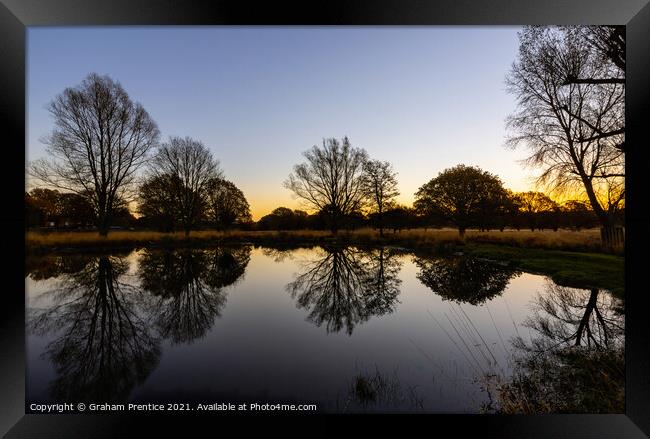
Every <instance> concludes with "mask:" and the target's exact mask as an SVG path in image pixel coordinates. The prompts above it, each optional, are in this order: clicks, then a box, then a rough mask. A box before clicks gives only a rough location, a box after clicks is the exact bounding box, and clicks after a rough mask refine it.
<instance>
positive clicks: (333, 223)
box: [330, 213, 339, 235]
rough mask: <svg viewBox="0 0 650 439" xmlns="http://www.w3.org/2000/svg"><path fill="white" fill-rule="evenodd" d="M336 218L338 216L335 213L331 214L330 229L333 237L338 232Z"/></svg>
mask: <svg viewBox="0 0 650 439" xmlns="http://www.w3.org/2000/svg"><path fill="white" fill-rule="evenodd" d="M337 216H338V215H337V214H336V213H333V214H332V224H331V227H330V229H331V231H332V234H333V235H336V234H337V233H338V231H339V225H338V218H337Z"/></svg>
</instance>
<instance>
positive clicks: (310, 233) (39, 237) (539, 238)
mask: <svg viewBox="0 0 650 439" xmlns="http://www.w3.org/2000/svg"><path fill="white" fill-rule="evenodd" d="M224 241H231V242H234V241H246V242H253V243H256V242H257V243H274V244H292V243H295V244H322V243H330V242H331V243H334V242H336V243H351V244H382V245H394V246H402V247H408V248H414V249H422V248H428V249H431V248H436V247H440V246H445V245H459V244H462V241H461V240H460V239H459V237H458V232H457V231H456V230H453V229H428V230H424V229H412V230H402V231H401V232H397V233H386V234H385V236H384V237H383V238H382V237H380V236H379V233H378V232H377V231H376V230H373V229H370V228H365V229H358V230H354V231H341V232H339V233H338V234H337V235H333V234H332V233H330V232H328V231H316V230H295V231H239V230H233V231H225V232H220V231H213V230H205V231H194V232H191V234H190V236H189V238H186V237H185V235H184V233H182V232H176V233H162V232H155V231H113V232H110V233H109V234H108V236H107V237H101V236H99V235H98V234H97V233H96V232H40V231H28V232H27V233H26V237H25V245H26V248H27V249H28V250H30V249H31V250H34V249H39V248H41V249H42V248H52V247H56V248H64V247H112V246H120V245H127V244H128V245H154V244H201V243H204V244H210V243H216V242H224ZM465 242H466V243H490V244H500V245H507V246H512V247H526V248H546V249H557V250H575V251H600V250H601V245H600V232H599V230H598V229H589V230H582V231H571V230H558V231H556V232H554V231H534V232H531V231H523V230H522V231H517V230H505V231H503V232H500V231H489V232H480V231H476V230H469V231H467V232H466V238H465Z"/></svg>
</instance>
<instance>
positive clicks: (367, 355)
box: [25, 245, 624, 413]
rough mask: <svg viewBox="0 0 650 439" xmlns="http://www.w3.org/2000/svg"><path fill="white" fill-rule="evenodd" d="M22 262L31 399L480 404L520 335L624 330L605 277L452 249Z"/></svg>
mask: <svg viewBox="0 0 650 439" xmlns="http://www.w3.org/2000/svg"><path fill="white" fill-rule="evenodd" d="M26 265H27V271H26V273H27V277H26V280H25V282H26V308H27V310H26V325H27V327H26V333H27V337H26V338H27V370H26V401H27V406H28V407H29V405H30V404H31V403H52V402H80V401H84V402H94V403H123V402H139V403H149V402H161V403H162V402H173V403H185V402H188V403H202V404H215V403H249V404H250V403H254V402H256V403H260V404H262V403H273V404H275V403H295V404H302V403H304V404H316V405H317V407H318V411H319V412H398V411H407V412H436V413H477V412H481V411H482V410H484V409H485V407H486V405H489V402H490V400H491V398H492V397H493V394H491V392H489V391H488V390H489V386H487V387H486V382H487V380H488V378H489V377H498V378H499V379H504V380H507V379H508V377H509V376H510V375H511V374H512V370H513V367H514V364H515V362H514V361H513V353H514V352H515V351H517V349H518V347H519V348H520V347H521V346H522V345H536V346H537V345H539V344H540V340H541V341H544V342H545V343H547V345H549V346H550V345H553V346H559V345H567V346H569V345H571V346H573V345H579V346H587V347H594V348H600V347H603V346H605V347H608V346H612V345H616V344H619V345H622V343H623V326H624V324H623V323H624V322H623V320H624V319H623V315H622V313H621V309H620V308H621V304H620V303H619V302H618V300H617V299H615V298H614V297H613V296H611V295H610V294H609V293H608V292H607V291H604V290H598V289H591V290H582V289H575V288H567V287H562V286H559V285H556V284H554V283H553V282H552V281H551V280H550V279H548V278H546V277H544V276H540V275H536V274H530V273H524V272H519V271H516V270H514V269H512V268H510V267H509V266H508V265H507V264H499V263H496V262H491V261H487V260H478V259H471V258H468V257H465V256H460V255H456V256H451V257H431V256H421V255H417V254H413V253H409V252H406V251H404V250H401V249H397V248H355V247H312V248H293V249H284V248H280V249H274V248H266V247H254V246H251V245H236V246H223V247H213V248H193V249H178V248H177V249H134V250H130V251H124V252H114V253H109V254H81V253H79V254H60V255H48V256H41V257H30V258H28V260H27V264H26ZM27 411H28V412H29V411H30V410H29V409H28V410H27Z"/></svg>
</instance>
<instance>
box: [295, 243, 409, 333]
mask: <svg viewBox="0 0 650 439" xmlns="http://www.w3.org/2000/svg"><path fill="white" fill-rule="evenodd" d="M316 254H317V257H316V258H315V259H311V260H309V261H306V262H304V264H303V266H304V271H303V272H302V273H300V274H299V275H298V276H297V277H296V279H295V280H294V281H293V282H291V283H289V284H288V285H287V290H288V291H289V292H290V294H291V297H292V298H293V299H295V300H296V301H297V306H298V307H300V308H304V309H306V310H308V311H309V315H308V317H307V319H308V320H309V321H311V322H313V323H314V324H315V325H316V326H319V327H320V326H321V325H323V324H325V328H326V330H327V332H328V333H330V332H339V331H341V330H342V329H344V328H345V331H346V332H347V334H348V335H352V332H353V330H354V327H355V326H356V325H358V324H360V323H363V322H365V321H367V320H369V319H370V318H371V317H372V316H380V315H384V314H390V313H392V312H393V311H394V310H395V307H396V306H397V303H398V300H397V296H398V295H399V285H400V283H401V280H400V279H399V277H398V274H399V271H400V269H401V267H402V262H401V261H400V260H399V259H398V257H397V255H396V254H395V253H394V252H393V251H391V250H387V249H383V248H381V249H373V250H360V249H358V248H354V247H334V246H333V247H324V248H321V249H319V250H318V251H317V253H316Z"/></svg>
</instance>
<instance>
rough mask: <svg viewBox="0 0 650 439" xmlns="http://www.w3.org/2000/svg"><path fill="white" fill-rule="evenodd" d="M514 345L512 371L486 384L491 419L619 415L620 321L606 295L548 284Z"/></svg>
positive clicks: (618, 310)
mask: <svg viewBox="0 0 650 439" xmlns="http://www.w3.org/2000/svg"><path fill="white" fill-rule="evenodd" d="M532 308H533V314H532V315H531V316H530V317H528V318H527V319H526V321H525V322H524V326H526V327H528V328H529V329H531V334H532V336H531V338H530V340H526V339H524V338H523V337H521V336H518V337H515V338H514V339H513V341H512V345H513V348H514V349H513V352H512V356H513V360H514V361H513V363H514V368H513V371H512V373H511V375H510V376H508V377H499V376H496V377H490V378H487V379H486V380H485V382H486V384H485V388H486V389H488V395H489V396H490V400H489V403H488V404H487V405H486V408H487V410H488V411H492V412H497V413H507V414H513V413H524V414H531V413H623V412H624V410H625V348H624V327H625V322H624V315H623V314H622V313H621V308H620V301H619V300H618V299H616V298H615V297H614V296H612V295H611V294H609V293H608V292H606V291H602V290H598V289H589V290H580V289H575V288H569V287H564V286H560V285H556V284H554V283H553V282H551V281H549V282H547V284H546V286H545V288H544V291H543V292H542V293H540V294H538V295H537V297H536V298H535V299H534V301H533V304H532Z"/></svg>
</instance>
